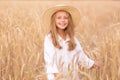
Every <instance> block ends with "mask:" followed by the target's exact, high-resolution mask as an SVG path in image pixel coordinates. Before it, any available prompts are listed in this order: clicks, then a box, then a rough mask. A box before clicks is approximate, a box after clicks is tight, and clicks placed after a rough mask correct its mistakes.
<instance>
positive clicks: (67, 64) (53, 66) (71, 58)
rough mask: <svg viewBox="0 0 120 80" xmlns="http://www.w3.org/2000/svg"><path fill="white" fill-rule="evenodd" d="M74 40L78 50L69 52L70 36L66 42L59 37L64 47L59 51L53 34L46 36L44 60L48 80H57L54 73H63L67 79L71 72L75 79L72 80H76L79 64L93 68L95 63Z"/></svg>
mask: <svg viewBox="0 0 120 80" xmlns="http://www.w3.org/2000/svg"><path fill="white" fill-rule="evenodd" d="M74 39H75V43H76V48H75V49H74V50H72V51H68V41H69V40H70V39H69V37H68V36H67V38H66V40H63V39H62V38H61V37H60V36H59V37H58V42H59V44H60V45H61V46H62V49H58V48H56V47H54V45H53V44H52V39H51V34H48V35H46V37H45V40H44V60H45V69H46V74H47V79H48V80H55V77H54V74H53V73H59V72H63V73H64V76H63V77H66V75H68V73H69V70H72V72H73V77H72V78H71V80H74V77H77V76H78V75H77V73H76V71H75V70H77V69H78V64H80V65H83V66H85V67H87V68H91V67H92V65H93V64H94V61H93V60H91V59H90V58H88V57H87V55H86V54H85V53H84V51H83V50H82V47H81V45H80V43H79V41H78V40H77V38H76V37H75V38H74ZM78 80H79V79H78Z"/></svg>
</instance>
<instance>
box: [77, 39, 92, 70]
mask: <svg viewBox="0 0 120 80" xmlns="http://www.w3.org/2000/svg"><path fill="white" fill-rule="evenodd" d="M75 42H76V49H77V53H78V55H79V56H78V62H79V64H80V65H82V66H85V67H87V68H88V69H89V68H91V67H92V66H93V64H94V61H93V60H92V59H90V58H88V56H87V55H86V54H85V53H84V51H83V49H82V47H81V45H80V43H79V41H78V39H77V38H75Z"/></svg>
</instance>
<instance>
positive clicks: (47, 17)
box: [42, 4, 81, 27]
mask: <svg viewBox="0 0 120 80" xmlns="http://www.w3.org/2000/svg"><path fill="white" fill-rule="evenodd" d="M58 10H65V11H67V12H69V13H70V14H71V16H72V19H73V23H74V25H75V27H76V26H78V24H79V21H80V18H81V16H80V12H79V10H78V9H77V8H75V7H73V6H70V5H65V4H62V5H56V6H54V7H51V8H49V9H47V10H46V11H45V12H44V14H43V16H42V18H43V20H42V21H43V22H42V24H43V25H44V27H46V26H47V27H49V26H50V22H51V16H52V15H53V14H54V13H55V12H56V11H58Z"/></svg>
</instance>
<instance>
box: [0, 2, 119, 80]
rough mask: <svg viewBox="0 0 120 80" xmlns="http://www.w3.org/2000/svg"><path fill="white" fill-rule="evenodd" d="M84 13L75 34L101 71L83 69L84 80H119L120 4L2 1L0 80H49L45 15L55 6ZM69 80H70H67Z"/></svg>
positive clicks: (80, 72) (0, 15)
mask: <svg viewBox="0 0 120 80" xmlns="http://www.w3.org/2000/svg"><path fill="white" fill-rule="evenodd" d="M60 3H65V4H71V5H73V6H75V7H77V8H78V9H79V10H80V13H81V21H80V24H79V25H78V26H77V27H76V29H75V34H76V36H77V38H78V39H79V41H80V42H81V45H82V47H83V49H84V51H85V52H86V54H87V55H88V56H89V57H90V58H92V59H94V60H95V61H98V62H99V64H100V69H92V70H88V69H86V68H80V70H79V71H78V72H79V75H80V77H81V80H120V58H119V57H120V1H108V0H107V1H96V0H95V1H82V0H81V1H80V0H75V1H72V0H69V1H68V0H58V1H54V0H50V1H49V0H45V1H44V0H41V1H37V0H36V1H32V0H31V1H14V0H13V1H9V0H8V1H0V80H46V75H45V70H44V60H43V56H44V55H43V42H44V36H45V34H46V33H47V31H48V28H47V27H45V26H42V15H43V13H44V11H45V10H46V9H47V8H49V7H51V6H53V5H56V4H60ZM66 80H69V79H66Z"/></svg>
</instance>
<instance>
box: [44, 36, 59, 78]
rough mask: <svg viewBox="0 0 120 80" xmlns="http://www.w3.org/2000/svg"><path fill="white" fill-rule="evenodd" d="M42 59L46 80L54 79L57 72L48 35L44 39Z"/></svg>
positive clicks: (53, 50)
mask: <svg viewBox="0 0 120 80" xmlns="http://www.w3.org/2000/svg"><path fill="white" fill-rule="evenodd" d="M44 61H45V68H46V73H47V78H48V80H54V74H53V73H58V68H57V65H56V61H55V48H54V46H53V44H52V41H51V38H50V37H49V36H46V37H45V40H44Z"/></svg>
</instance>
